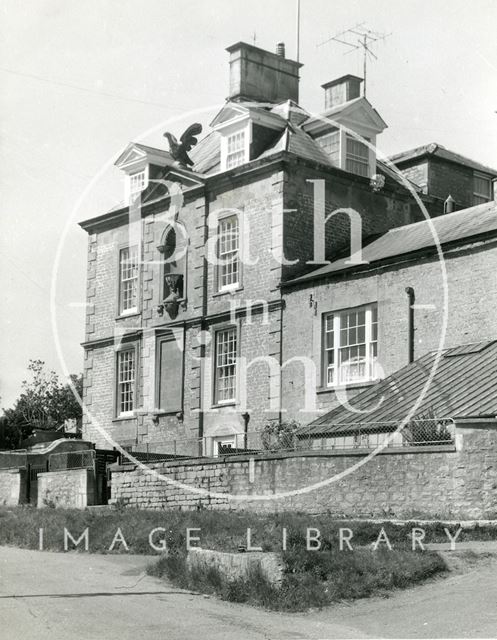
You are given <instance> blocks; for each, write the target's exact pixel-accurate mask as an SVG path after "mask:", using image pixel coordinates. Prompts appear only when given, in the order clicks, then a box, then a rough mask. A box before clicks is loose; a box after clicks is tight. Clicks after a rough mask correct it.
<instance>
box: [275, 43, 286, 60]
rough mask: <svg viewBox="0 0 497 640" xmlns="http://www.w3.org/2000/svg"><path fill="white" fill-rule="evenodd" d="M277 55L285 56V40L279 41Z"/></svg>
mask: <svg viewBox="0 0 497 640" xmlns="http://www.w3.org/2000/svg"><path fill="white" fill-rule="evenodd" d="M276 55H278V56H281V57H282V58H284V57H285V43H284V42H278V44H277V45H276Z"/></svg>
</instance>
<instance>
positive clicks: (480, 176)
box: [473, 173, 492, 205]
mask: <svg viewBox="0 0 497 640" xmlns="http://www.w3.org/2000/svg"><path fill="white" fill-rule="evenodd" d="M477 180H483V181H485V182H486V183H487V184H488V193H483V192H479V191H477V190H476V181H477ZM491 200H492V178H491V177H490V176H487V175H485V174H484V173H474V174H473V205H478V204H484V203H485V202H491Z"/></svg>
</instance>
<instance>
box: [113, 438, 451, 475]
mask: <svg viewBox="0 0 497 640" xmlns="http://www.w3.org/2000/svg"><path fill="white" fill-rule="evenodd" d="M371 451H372V450H371V449H359V448H358V449H347V450H340V451H339V450H332V449H328V450H323V451H317V450H312V449H309V450H303V449H302V450H300V451H275V452H267V453H256V454H239V455H235V456H219V457H217V458H179V459H177V460H164V461H162V462H150V463H145V462H144V463H143V464H145V465H146V466H147V468H148V469H150V470H152V469H158V468H161V467H189V466H197V465H219V464H225V463H227V462H229V463H237V462H248V461H249V460H251V459H254V460H255V461H256V462H260V461H265V460H281V459H284V458H335V457H349V456H367V455H369V454H371ZM399 453H400V454H418V453H456V447H455V445H451V444H449V445H427V446H421V447H402V448H400V447H398V448H395V447H392V448H390V449H383V450H382V451H379V452H378V454H377V455H392V454H399ZM131 455H133V452H131ZM110 468H111V470H112V472H119V471H133V470H134V469H138V468H140V467H139V466H138V465H137V464H135V463H134V462H131V461H130V462H124V463H123V464H118V463H116V464H113V465H111V467H110Z"/></svg>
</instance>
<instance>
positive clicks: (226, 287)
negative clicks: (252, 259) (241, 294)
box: [216, 213, 242, 292]
mask: <svg viewBox="0 0 497 640" xmlns="http://www.w3.org/2000/svg"><path fill="white" fill-rule="evenodd" d="M230 220H235V221H236V237H235V238H234V248H233V247H230V248H229V249H227V250H226V249H225V246H224V245H225V244H226V243H227V242H228V239H227V236H228V235H230V236H232V235H234V232H233V231H232V230H231V231H229V232H223V226H224V225H226V224H227V223H228V222H229V221H230ZM240 240H241V237H240V219H239V216H238V214H236V213H232V214H230V215H228V216H223V217H222V218H219V220H218V223H217V261H218V263H217V265H216V269H217V273H216V281H217V291H219V292H221V291H230V290H232V289H237V288H238V287H239V286H240V282H241V264H242V263H241V259H240V249H241V247H240ZM230 272H231V273H232V274H236V277H233V276H232V277H233V280H232V281H231V282H230V281H228V280H230Z"/></svg>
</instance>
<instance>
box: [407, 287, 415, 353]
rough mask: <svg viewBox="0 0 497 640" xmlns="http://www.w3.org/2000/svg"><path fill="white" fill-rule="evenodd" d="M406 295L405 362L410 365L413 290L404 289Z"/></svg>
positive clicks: (412, 335) (412, 336)
mask: <svg viewBox="0 0 497 640" xmlns="http://www.w3.org/2000/svg"><path fill="white" fill-rule="evenodd" d="M406 293H407V354H408V355H407V362H408V363H409V364H410V363H411V362H413V361H414V308H413V305H414V301H415V300H416V297H415V295H414V289H413V288H412V287H406Z"/></svg>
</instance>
